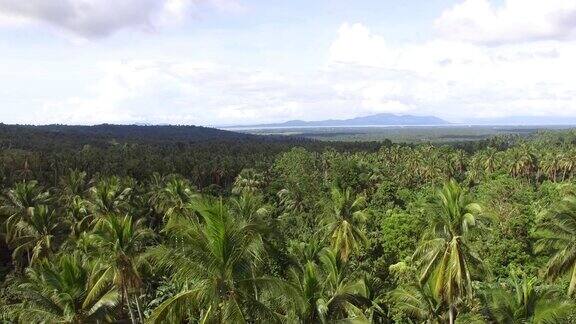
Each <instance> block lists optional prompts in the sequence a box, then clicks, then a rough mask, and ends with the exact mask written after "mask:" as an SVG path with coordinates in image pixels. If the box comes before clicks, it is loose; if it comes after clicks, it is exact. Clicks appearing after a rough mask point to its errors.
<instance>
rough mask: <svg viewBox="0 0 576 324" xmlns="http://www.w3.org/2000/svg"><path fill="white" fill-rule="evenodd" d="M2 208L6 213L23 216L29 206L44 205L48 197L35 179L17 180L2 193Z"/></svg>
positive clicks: (46, 192)
mask: <svg viewBox="0 0 576 324" xmlns="http://www.w3.org/2000/svg"><path fill="white" fill-rule="evenodd" d="M4 198H5V199H4V203H3V205H2V209H3V210H4V214H6V215H16V214H18V217H23V216H24V215H25V214H26V213H27V211H28V209H29V208H32V207H35V206H38V205H45V204H47V203H48V201H49V199H50V194H49V193H48V191H44V190H43V189H42V187H40V186H39V185H38V182H36V181H23V182H18V183H16V184H15V185H14V187H13V188H11V189H9V190H8V191H7V192H6V193H5V195H4Z"/></svg>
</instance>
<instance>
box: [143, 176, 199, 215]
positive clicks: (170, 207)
mask: <svg viewBox="0 0 576 324" xmlns="http://www.w3.org/2000/svg"><path fill="white" fill-rule="evenodd" d="M151 197H152V198H151V202H152V205H153V206H154V207H155V208H156V210H157V211H158V212H159V213H160V214H161V215H163V217H164V220H165V221H166V220H167V219H168V218H170V216H171V215H173V214H184V213H187V212H188V207H189V204H190V203H191V202H192V200H193V199H194V198H196V197H197V194H196V192H195V191H194V190H193V188H192V185H191V184H190V181H188V180H187V179H184V178H182V177H180V176H176V175H170V176H168V177H167V178H166V180H165V184H164V185H163V187H161V188H159V190H157V191H156V192H155V193H153V194H152V195H151Z"/></svg>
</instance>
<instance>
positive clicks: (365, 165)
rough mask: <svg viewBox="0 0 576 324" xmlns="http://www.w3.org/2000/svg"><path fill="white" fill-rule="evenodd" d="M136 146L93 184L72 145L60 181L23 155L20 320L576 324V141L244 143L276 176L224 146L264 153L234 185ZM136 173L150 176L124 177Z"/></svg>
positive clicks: (8, 234)
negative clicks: (178, 167)
mask: <svg viewBox="0 0 576 324" xmlns="http://www.w3.org/2000/svg"><path fill="white" fill-rule="evenodd" d="M105 138H106V141H108V140H109V138H108V137H105ZM34 140H35V141H42V140H44V139H43V138H41V137H36V138H34ZM123 140H124V141H126V142H125V143H124V144H117V143H112V144H103V145H102V147H99V148H97V149H98V150H103V151H100V152H101V153H103V152H105V153H106V154H107V155H110V156H107V155H105V156H104V157H102V158H101V159H100V160H98V162H94V163H88V164H87V165H88V166H90V167H91V168H93V169H89V170H86V169H84V167H85V166H86V165H82V164H75V162H74V161H77V160H75V159H76V158H77V157H74V155H78V154H81V153H78V152H79V151H74V150H73V149H72V148H70V150H71V151H69V152H68V151H65V150H63V151H59V153H58V154H61V159H60V160H61V161H68V162H66V164H63V165H62V168H61V169H59V170H60V171H59V172H58V174H55V175H54V174H52V171H53V169H50V167H49V165H50V164H49V163H47V162H46V161H44V160H43V159H44V158H45V157H46V156H48V155H50V154H56V152H44V151H43V146H42V145H41V144H38V143H36V144H33V143H31V144H29V145H37V146H35V147H34V148H32V146H30V147H28V148H27V150H25V152H21V151H19V153H18V154H30V156H34V154H38V155H36V158H37V159H38V160H35V161H37V162H30V160H27V159H23V162H24V163H25V164H28V166H27V167H26V168H23V169H16V170H12V169H10V168H5V169H4V170H5V177H4V190H3V196H2V201H1V209H0V211H1V215H2V229H1V231H0V232H1V233H2V238H1V240H0V245H1V246H0V249H1V250H2V253H0V255H1V256H2V286H1V287H2V288H1V297H0V314H2V315H1V316H2V319H3V320H4V321H6V322H21V323H36V322H65V323H93V322H132V323H141V322H147V323H148V322H150V323H181V322H191V323H197V322H202V323H242V322H249V323H270V322H286V323H331V322H339V321H343V322H360V323H455V322H458V323H573V322H576V306H575V303H574V302H575V301H574V298H575V289H576V196H575V194H576V190H575V189H576V181H575V179H576V132H575V131H564V132H544V133H540V134H538V135H536V136H534V137H531V138H529V139H522V138H518V137H496V138H493V139H490V140H487V141H483V142H475V143H463V144H461V145H452V146H433V145H429V144H422V145H415V146H414V145H413V146H408V145H392V144H390V143H385V145H379V148H378V149H374V145H376V144H374V143H369V144H363V145H366V146H360V145H358V146H354V145H356V144H353V143H352V144H334V143H330V145H335V147H334V148H330V147H328V146H324V145H326V144H323V143H317V142H307V141H306V142H302V143H298V144H302V145H299V146H303V147H296V148H294V147H293V146H294V144H295V143H289V142H285V143H281V144H277V143H280V142H282V141H278V142H277V143H274V144H270V145H271V146H269V147H268V146H266V145H267V144H266V143H264V142H260V143H259V144H257V143H256V142H244V143H243V144H246V145H252V144H250V143H253V145H254V147H253V149H254V150H259V151H258V152H260V153H259V154H260V156H261V157H262V160H261V163H260V164H257V163H254V162H255V161H257V155H250V153H248V154H247V155H245V156H242V155H241V154H238V153H237V152H231V151H226V153H223V152H218V151H216V152H215V151H214V150H212V154H219V155H217V156H219V157H220V158H221V159H229V160H230V161H234V160H235V159H242V158H245V157H246V156H250V158H247V159H246V160H245V161H244V162H242V163H238V164H234V165H235V166H237V167H239V168H240V167H241V168H242V171H241V172H239V173H237V174H233V171H230V174H233V175H231V176H230V177H231V178H232V180H230V184H229V185H228V186H226V185H220V184H218V183H215V182H214V181H212V180H213V179H212V180H211V181H210V182H209V184H208V185H205V183H202V181H198V178H195V177H194V176H191V174H190V173H181V174H178V173H176V172H171V171H173V170H170V169H165V168H163V167H162V165H161V163H159V164H152V165H151V166H147V167H146V165H147V164H149V163H151V162H150V161H154V160H153V159H152V160H147V159H148V158H149V156H146V155H144V154H140V155H139V154H136V153H134V155H130V154H126V155H122V153H121V152H126V151H122V150H120V151H115V150H116V149H118V146H121V147H131V145H135V147H141V148H143V147H145V148H147V149H149V150H150V152H158V151H156V150H160V149H161V146H160V145H159V144H158V145H159V146H157V147H156V146H155V145H157V144H154V143H152V142H146V141H143V140H140V142H139V143H137V144H126V143H127V142H129V140H127V139H126V138H124V139H123ZM71 142H72V141H71ZM271 142H274V141H270V143H271ZM74 143H76V142H74ZM99 143H100V142H99ZM233 143H235V142H233ZM74 145H75V144H74ZM173 145H177V144H173ZM184 145H186V146H187V145H192V143H186V144H184ZM230 145H232V146H233V145H236V144H230ZM237 145H239V146H241V144H240V143H237ZM258 145H261V146H258ZM276 145H278V146H276ZM338 145H341V146H338ZM93 147H96V145H94V146H93ZM151 147H155V148H154V149H150V148H151ZM162 147H164V146H162ZM168 147H170V144H168ZM291 147H292V148H291ZM271 148H275V150H273V149H271ZM83 149H84V148H80V150H83ZM13 150H15V149H14V148H11V149H10V154H12V153H14V151H13ZM20 150H21V149H20ZM188 150H189V149H183V150H182V151H177V150H175V151H170V152H171V153H170V154H169V155H170V159H174V160H178V159H179V156H180V154H182V155H186V154H192V153H188ZM247 150H248V149H247ZM70 152H74V153H70ZM4 153H5V152H3V154H4ZM42 154H48V155H42ZM112 154H118V156H115V157H114V159H116V160H114V159H112V157H111V155H112ZM154 154H156V153H154ZM226 154H231V155H229V156H228V155H226ZM30 156H29V157H30ZM158 156H160V155H159V154H158ZM197 156H198V157H199V156H200V155H197ZM202 156H204V157H205V158H208V159H211V160H210V161H212V162H213V163H218V161H217V160H215V157H214V156H213V155H211V154H210V149H209V148H206V152H205V155H202ZM122 157H124V159H123V158H122ZM94 158H96V155H95V156H94ZM129 159H135V160H136V161H138V159H141V160H143V161H145V162H138V163H141V164H138V165H141V166H142V167H143V168H144V167H146V169H145V170H147V171H145V172H142V173H135V171H136V170H132V171H129V172H127V171H126V170H121V168H122V167H125V166H126V165H127V164H126V163H127V162H126V161H128V160H129ZM250 159H253V160H250ZM111 161H117V163H118V166H117V168H118V169H116V168H113V167H112V166H113V165H114V164H113V163H112V162H111ZM180 161H184V160H180ZM214 161H216V162H214ZM34 163H37V164H34ZM243 163H246V164H243ZM205 165H210V164H205ZM42 166H43V167H47V168H48V169H49V170H50V172H46V173H45V171H42V170H41V167H42ZM109 167H110V168H111V169H110V170H109V171H108V172H106V171H105V168H109ZM154 168H158V169H156V170H155V169H154ZM148 170H149V171H148ZM116 172H117V173H116ZM42 174H48V175H52V176H53V177H50V176H48V177H44V178H41V179H42V180H41V181H36V180H35V177H34V176H36V175H42ZM215 185H217V186H218V189H217V190H216V189H215V188H214V186H215Z"/></svg>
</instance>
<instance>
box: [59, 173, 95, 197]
mask: <svg viewBox="0 0 576 324" xmlns="http://www.w3.org/2000/svg"><path fill="white" fill-rule="evenodd" d="M88 186H89V184H88V181H86V172H83V171H79V170H70V172H68V174H67V175H65V176H63V177H62V178H61V179H60V187H61V188H62V195H63V196H64V197H66V198H68V199H71V198H73V197H75V196H80V197H84V196H85V195H86V193H87V192H88V190H89V187H88Z"/></svg>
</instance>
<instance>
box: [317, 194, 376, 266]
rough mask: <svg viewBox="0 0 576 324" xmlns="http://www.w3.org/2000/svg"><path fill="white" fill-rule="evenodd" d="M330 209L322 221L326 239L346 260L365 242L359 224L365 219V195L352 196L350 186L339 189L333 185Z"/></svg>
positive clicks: (366, 214)
mask: <svg viewBox="0 0 576 324" xmlns="http://www.w3.org/2000/svg"><path fill="white" fill-rule="evenodd" d="M331 198H332V199H331V201H330V207H331V208H330V209H329V211H328V212H327V213H326V217H325V219H324V222H325V223H326V225H325V228H326V230H327V232H328V239H329V241H330V243H331V245H332V248H333V249H334V250H335V251H337V252H338V255H339V257H340V258H341V259H342V260H344V261H347V260H348V258H349V257H350V255H351V254H352V252H354V251H357V250H358V249H359V248H360V246H361V245H362V244H364V243H365V242H366V237H365V236H364V233H363V232H362V230H361V226H362V224H363V223H364V221H365V220H366V218H367V216H368V213H367V211H366V197H364V196H362V195H356V196H354V195H353V194H352V190H350V188H346V189H345V190H341V189H340V188H338V187H333V188H332V191H331Z"/></svg>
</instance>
